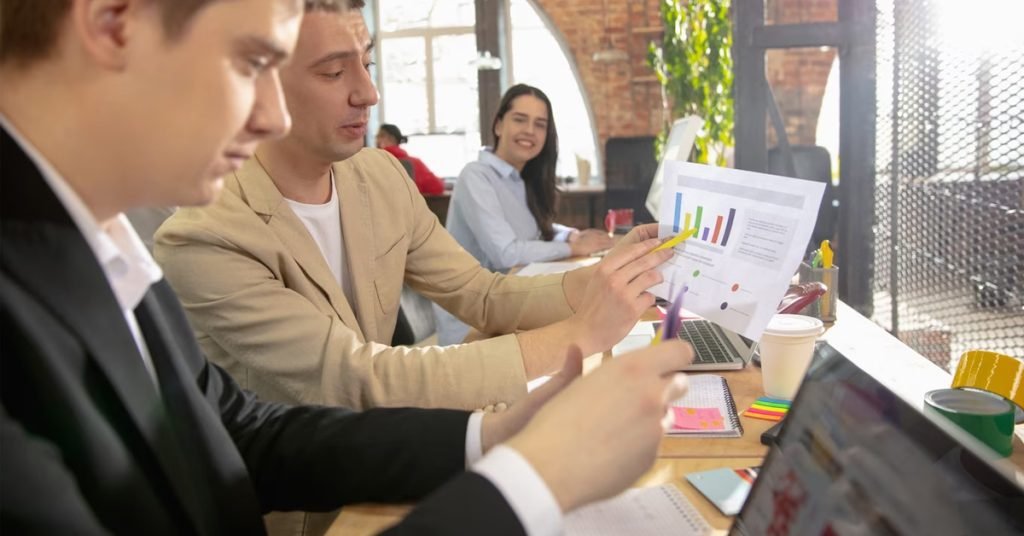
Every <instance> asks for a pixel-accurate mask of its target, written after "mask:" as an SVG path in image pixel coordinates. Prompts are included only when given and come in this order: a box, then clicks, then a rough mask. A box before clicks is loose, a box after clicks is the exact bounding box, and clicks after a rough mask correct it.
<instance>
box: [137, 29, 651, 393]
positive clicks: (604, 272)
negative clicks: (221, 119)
mask: <svg viewBox="0 0 1024 536" xmlns="http://www.w3.org/2000/svg"><path fill="white" fill-rule="evenodd" d="M371 47H372V44H371V40H370V38H369V33H368V31H367V29H366V25H365V23H364V22H363V18H362V15H361V13H360V12H359V11H358V10H350V11H344V10H343V11H342V12H341V13H332V12H325V11H323V10H315V11H312V12H307V14H306V15H305V17H304V20H303V23H302V28H301V32H300V37H299V42H298V44H297V47H296V52H295V56H294V59H293V60H292V61H291V62H290V63H289V64H288V65H287V66H285V67H284V68H283V69H282V87H283V88H284V97H285V99H286V101H287V104H288V107H289V111H290V113H291V115H292V118H293V128H292V131H291V133H290V135H289V136H287V137H286V138H283V139H281V140H275V141H274V142H271V143H267V144H264V145H263V146H261V147H260V148H259V149H258V151H257V156H256V158H254V159H251V160H250V161H249V162H247V163H246V164H245V165H244V166H243V167H242V168H241V169H240V170H239V171H237V172H236V173H234V174H233V175H231V176H228V177H226V180H225V189H224V192H223V194H222V195H221V196H220V198H219V199H218V200H217V202H216V203H215V204H213V205H211V206H209V207H205V208H184V209H181V210H179V211H178V212H177V213H176V214H175V215H174V216H172V217H171V218H170V219H169V220H168V221H167V223H165V224H164V225H163V226H162V227H161V228H160V230H159V231H158V233H157V236H156V248H155V256H156V259H157V260H158V261H159V262H160V264H161V265H162V266H163V269H164V271H165V274H166V276H167V279H168V280H169V281H170V282H171V284H172V286H173V287H174V289H175V290H176V292H177V293H178V295H179V296H180V298H181V301H182V302H183V303H184V305H185V308H186V310H187V312H188V314H189V319H190V321H191V323H192V325H193V328H194V329H195V330H196V333H197V335H198V338H199V341H200V343H201V344H202V346H203V349H204V350H205V351H206V354H207V356H208V357H209V358H210V360H212V361H214V362H215V363H217V364H219V365H221V366H223V367H224V368H226V369H227V370H228V371H229V372H230V373H231V374H232V375H233V376H234V377H235V378H237V379H238V381H239V382H240V383H241V384H242V385H243V386H244V387H247V388H249V389H252V390H254V391H255V392H256V393H258V394H259V395H261V396H262V397H265V398H268V399H271V400H277V401H285V402H303V403H318V404H332V405H345V406H349V407H353V408H368V407H373V406H399V405H413V406H424V407H453V408H464V409H472V408H480V407H485V406H488V405H495V404H509V403H512V402H514V401H516V400H517V399H519V398H521V397H522V396H523V395H524V394H525V393H526V382H527V380H529V379H532V378H537V377H540V376H542V375H546V374H550V373H552V372H554V371H555V370H556V369H557V368H558V367H559V366H560V365H561V360H562V358H563V356H564V355H565V353H566V350H567V348H568V347H569V346H570V345H572V344H575V345H578V346H580V348H581V349H582V350H583V351H584V352H585V353H587V354H589V353H596V352H600V351H603V350H606V349H608V348H610V347H611V346H612V345H613V344H615V343H616V342H618V341H619V340H620V339H621V338H622V336H624V335H625V334H626V333H627V332H628V331H629V329H630V328H631V327H632V325H633V324H634V323H635V322H636V320H637V318H638V317H639V316H640V314H641V313H642V312H643V311H644V310H646V309H647V308H648V307H650V306H651V305H652V304H653V302H654V298H653V297H652V296H651V295H650V294H649V293H647V292H646V289H647V288H649V287H650V286H651V285H653V284H655V283H657V282H659V281H660V280H661V276H660V274H658V273H657V272H656V271H655V270H654V268H656V267H657V265H659V264H660V263H662V262H664V261H665V260H667V259H668V258H669V257H670V256H671V253H670V252H669V253H665V252H658V253H653V254H646V252H647V251H649V249H650V246H651V245H654V244H656V243H657V241H656V239H655V237H654V234H655V232H656V231H655V229H654V226H647V227H643V228H641V229H639V230H638V231H636V232H634V233H633V234H631V235H630V236H628V237H627V238H626V239H625V240H624V241H623V242H624V243H623V244H621V245H620V247H619V248H617V249H616V250H614V251H613V252H612V253H611V254H609V255H608V256H607V257H606V259H604V260H603V261H602V262H601V263H599V264H598V265H596V266H593V267H590V268H586V269H581V270H576V271H574V272H571V273H569V274H567V275H564V276H563V275H553V276H542V277H533V278H518V277H509V276H503V275H500V274H494V273H491V272H489V271H487V270H485V269H483V268H481V266H480V265H479V263H478V262H477V261H476V260H475V259H474V258H473V257H472V256H470V255H469V254H467V253H466V252H465V251H464V250H462V248H461V247H460V246H459V245H458V244H457V243H456V242H455V241H454V240H453V239H452V238H451V236H450V235H449V234H448V233H447V231H445V229H444V227H443V226H442V225H441V224H440V223H439V222H438V221H437V218H436V217H435V216H434V215H433V214H432V213H431V212H430V211H429V210H428V208H427V206H426V204H425V202H424V200H423V198H422V196H420V194H419V193H418V192H417V190H416V186H415V184H413V183H412V181H410V180H409V179H408V177H407V175H406V174H405V171H404V170H403V168H402V166H401V165H400V164H399V163H398V161H397V160H395V159H394V158H393V157H391V156H390V155H388V154H387V153H386V152H384V151H378V150H375V149H364V148H363V140H364V138H365V135H366V121H367V111H368V109H369V107H371V106H373V105H374V104H376V102H377V91H376V88H374V86H373V83H372V80H371V79H370V76H369V73H368V71H367V68H366V67H367V64H368V63H369V59H370V57H371V54H370V49H371ZM331 203H335V204H337V205H338V208H337V209H336V210H335V209H328V210H329V212H330V213H331V214H329V215H328V216H332V215H333V217H334V223H333V224H330V223H329V224H328V226H330V225H334V226H335V231H336V230H337V226H339V225H340V230H341V232H340V236H339V237H338V240H340V242H341V243H342V244H343V246H341V245H340V244H337V243H336V242H337V241H338V240H336V241H335V243H330V244H324V243H322V242H323V241H324V239H323V236H322V235H321V231H323V229H320V228H319V227H317V223H316V222H314V223H309V222H304V221H303V219H302V218H301V217H300V216H299V215H298V214H297V212H296V211H297V210H300V209H301V210H302V211H305V210H306V208H303V207H313V208H316V207H323V206H326V205H329V204H331ZM339 214H340V216H339ZM325 221H328V222H330V221H331V220H330V218H329V217H328V218H327V220H325ZM320 223H322V221H321V222H320ZM315 236H316V237H318V238H315ZM318 239H319V240H320V242H318ZM645 240H646V241H648V242H649V243H647V244H645V245H644V246H643V247H640V246H639V243H640V242H643V241H645ZM338 255H340V256H341V259H340V262H338V261H339V259H338ZM332 263H333V264H332ZM403 282H404V283H406V284H408V285H409V286H410V287H412V288H413V289H415V290H416V291H417V292H419V293H421V294H423V295H424V296H426V297H427V298H429V299H431V300H433V301H435V302H437V303H438V304H440V305H441V306H442V307H444V308H446V309H448V310H449V311H451V312H452V313H453V314H455V315H456V316H458V317H459V318H461V319H462V320H464V321H466V322H467V323H468V324H470V325H472V326H475V327H476V328H478V329H480V330H481V331H483V332H485V333H488V334H505V335H501V336H495V337H493V338H490V339H488V340H484V341H480V342H474V343H470V344H464V345H457V346H452V347H429V348H406V347H390V346H388V344H387V343H388V342H389V341H390V340H391V336H392V333H393V331H394V327H395V321H396V315H397V310H398V304H399V296H400V293H401V289H402V285H403ZM588 285H589V287H588Z"/></svg>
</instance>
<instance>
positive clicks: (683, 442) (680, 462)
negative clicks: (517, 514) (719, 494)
mask: <svg viewBox="0 0 1024 536" xmlns="http://www.w3.org/2000/svg"><path fill="white" fill-rule="evenodd" d="M838 314H839V322H837V323H836V325H835V326H833V327H832V328H831V329H829V330H828V332H827V333H826V334H825V336H824V337H823V338H824V339H825V340H827V341H828V342H829V343H830V344H832V345H833V346H834V347H835V348H836V349H837V350H839V351H840V352H842V353H843V354H844V355H846V356H847V357H848V358H850V359H851V360H852V361H853V362H854V363H855V364H856V365H857V366H858V367H860V368H862V369H864V370H865V371H867V372H868V373H870V374H871V375H872V376H873V377H875V378H877V379H879V380H880V381H881V382H882V383H883V384H885V385H886V386H887V387H889V388H890V389H892V390H893V391H894V392H895V393H896V394H897V395H898V396H900V397H901V398H903V399H904V400H906V401H907V402H909V403H911V404H912V405H914V406H915V407H918V408H920V407H922V406H923V400H924V393H925V392H927V391H929V390H931V389H937V388H940V387H946V386H949V385H950V383H951V377H950V374H949V373H948V372H946V371H944V370H942V369H941V368H939V367H938V366H936V365H934V364H933V363H931V362H930V361H928V360H927V359H925V358H924V357H922V356H920V355H919V354H917V353H916V352H914V351H913V350H912V349H910V348H909V347H907V346H906V345H905V344H903V343H902V342H900V341H899V340H898V339H896V338H894V337H892V336H891V335H889V334H888V333H886V332H885V330H883V329H882V328H881V327H879V326H878V325H876V324H874V323H873V322H871V321H870V320H868V319H866V318H864V317H863V316H861V315H860V314H858V313H857V312H856V311H854V310H853V309H851V308H850V307H847V306H846V305H845V304H842V303H841V302H840V304H839V309H838ZM655 317H656V316H653V315H652V318H655ZM652 318H649V319H652ZM607 359H612V358H611V356H610V353H606V354H604V355H594V356H591V357H588V358H587V359H586V360H585V361H584V373H587V372H589V371H590V370H593V369H594V368H595V367H597V366H600V364H601V362H603V361H604V360H607ZM714 374H719V375H721V376H723V377H725V378H726V380H727V381H728V382H729V389H730V390H731V391H732V394H733V398H734V399H735V401H736V409H737V410H738V411H740V412H742V411H743V410H745V409H747V408H748V407H750V405H751V404H752V403H753V401H754V400H755V399H756V398H757V397H759V396H761V395H762V394H763V392H762V388H761V369H760V368H758V367H755V366H752V365H751V366H747V367H746V368H744V369H742V370H738V371H722V372H715V373H714ZM740 419H741V422H742V424H743V436H742V437H740V438H687V437H666V438H665V439H663V440H662V442H661V445H660V447H659V449H658V459H657V460H656V461H655V464H654V466H653V467H652V468H651V469H650V470H649V471H648V472H647V473H646V474H645V475H644V476H642V477H641V478H640V480H639V481H638V482H637V484H636V485H637V486H654V485H660V484H663V483H667V482H671V483H673V484H674V485H675V486H676V487H678V488H679V489H680V490H681V491H682V493H683V495H684V496H686V498H687V499H689V500H690V502H691V503H692V504H693V505H694V506H696V508H697V509H698V511H700V513H701V515H703V516H704V518H705V519H706V520H707V521H708V523H710V524H711V526H712V527H714V528H715V529H716V530H720V531H725V530H727V529H728V527H729V524H730V523H731V519H730V518H728V517H726V516H723V515H722V514H721V513H720V512H719V511H718V510H717V509H716V508H715V507H714V505H712V504H711V503H710V502H708V501H707V500H706V499H705V498H704V497H703V496H702V495H701V494H700V493H699V492H698V491H697V490H696V489H694V488H693V487H692V486H690V485H689V484H688V483H687V482H685V480H683V478H682V477H683V476H684V475H685V474H687V473H690V472H694V471H701V470H706V469H714V468H718V467H732V468H742V467H750V466H754V465H760V464H761V461H762V460H763V458H764V456H765V454H766V453H767V448H766V447H765V446H763V445H761V442H760V438H761V433H762V432H764V431H765V430H767V429H768V428H769V427H771V426H772V424H774V423H772V422H769V421H762V420H758V419H750V418H746V417H741V418H740ZM1022 436H1024V425H1021V426H1018V427H1017V433H1016V436H1015V437H1014V450H1013V454H1012V455H1011V456H1010V457H1009V459H1008V460H1007V463H1008V466H1010V464H1012V466H1015V467H1016V469H1017V470H1018V471H1024V443H1022V442H1021V439H1022ZM409 508H410V506H408V505H403V506H393V505H354V506H350V507H346V508H345V509H344V510H343V512H342V514H341V515H340V516H338V519H337V520H336V521H335V522H334V524H333V525H332V526H331V529H330V530H329V531H328V534H329V535H335V536H340V535H341V534H375V533H377V532H379V531H381V530H383V529H384V528H387V527H388V526H390V525H392V524H394V523H395V522H397V521H398V520H399V519H401V518H402V516H404V515H405V514H406V512H408V510H409Z"/></svg>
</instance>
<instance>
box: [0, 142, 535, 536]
mask: <svg viewBox="0 0 1024 536" xmlns="http://www.w3.org/2000/svg"><path fill="white" fill-rule="evenodd" d="M0 177H2V178H0V207H2V217H0V400H2V408H0V411H2V412H0V532H3V533H4V534H15V533H19V534H20V533H50V534H72V533H74V534H89V533H106V532H113V533H120V534H253V533H256V534H259V533H263V532H264V528H263V523H262V518H261V514H262V513H265V512H268V511H272V510H309V511H326V510H330V509H334V508H337V507H339V506H341V505H344V504H348V503H354V502H363V501H372V502H386V501H409V500H418V499H421V498H422V497H423V496H425V495H426V494H428V493H430V492H431V491H433V490H435V488H439V487H440V488H441V489H439V490H438V491H437V492H436V493H434V495H432V496H430V497H429V498H427V499H425V500H423V501H422V502H421V503H420V506H419V507H418V508H417V509H416V510H414V511H413V513H412V514H410V515H409V516H408V518H407V519H406V520H405V521H404V522H403V523H402V524H400V525H399V526H397V527H395V528H394V529H392V530H394V531H396V532H403V531H414V532H438V533H458V532H466V533H470V532H484V531H486V532H494V530H498V531H499V532H501V531H508V532H510V533H521V532H522V527H521V525H520V524H519V522H518V520H517V519H516V518H515V515H514V514H513V513H512V511H511V509H510V508H509V506H508V504H507V503H506V502H505V501H504V499H503V498H502V496H501V494H500V493H499V492H498V491H497V490H496V489H495V488H494V486H493V485H491V484H490V482H489V481H487V480H486V479H484V478H483V477H480V476H479V475H476V474H473V473H465V472H463V471H462V470H463V468H464V463H465V461H464V453H465V445H464V441H465V433H466V421H467V418H468V417H467V415H466V414H465V413H463V412H455V411H444V410H435V411H431V410H419V409H381V410H372V411H367V412H363V413H355V412H351V411H349V410H345V409H340V408H321V407H289V406H283V405H279V404H271V403H264V402H261V401H258V400H256V399H255V398H254V397H253V396H252V395H251V394H250V393H247V392H244V391H242V390H241V389H239V387H238V386H237V385H236V384H235V382H234V381H233V380H232V379H231V378H230V377H229V376H228V375H227V374H226V373H225V372H224V371H222V370H221V369H220V368H218V367H216V366H215V365H212V364H210V363H208V362H207V361H206V359H204V358H203V356H202V355H201V353H200V350H199V348H198V346H197V345H196V342H195V339H194V337H193V335H192V332H191V330H190V328H189V325H188V323H187V321H186V319H185V316H184V314H183V312H182V310H181V307H180V305H179V303H178V301H177V298H176V297H175V296H174V294H173V292H172V291H171V289H170V287H169V286H168V285H167V284H166V282H163V281H161V282H159V283H158V284H156V285H154V286H153V287H152V288H151V289H150V291H149V293H148V294H147V295H146V297H145V298H144V300H143V302H142V304H141V305H140V306H139V307H138V309H136V318H137V319H138V321H139V325H140V328H141V329H142V332H143V335H144V338H145V340H146V345H147V347H148V349H149V351H150V353H151V355H152V360H153V364H154V368H155V369H156V373H157V377H158V384H159V390H158V389H157V388H156V386H155V385H154V382H153V381H152V379H151V377H150V376H149V375H148V373H147V371H146V369H145V367H144V365H143V362H142V360H141V357H140V355H139V351H138V348H137V346H136V344H135V341H134V339H133V338H132V335H131V332H130V330H129V328H128V326H127V323H126V322H125V320H124V316H123V314H122V312H121V309H120V307H119V306H118V304H117V301H116V299H115V297H114V294H113V292H112V290H111V289H110V286H109V284H108V282H107V280H106V277H105V276H104V274H103V271H102V269H101V267H100V266H99V264H98V262H97V261H96V258H95V256H94V255H93V252H92V250H91V249H90V248H89V245H88V244H87V243H86V241H85V239H84V238H83V236H82V235H81V233H80V232H79V230H78V228H77V227H76V226H75V224H74V222H73V221H72V219H71V217H70V215H69V214H68V213H67V211H66V210H65V208H64V207H63V205H62V204H61V203H60V201H59V200H58V199H57V197H56V196H55V195H54V193H53V191H52V190H51V189H50V188H49V186H48V185H47V184H46V182H45V181H44V179H43V177H42V175H41V174H40V172H39V170H38V169H37V168H36V166H35V165H34V164H33V163H32V161H31V160H30V159H29V158H28V157H27V155H26V154H25V153H24V152H23V151H22V149H21V147H20V146H19V145H18V144H17V143H16V142H15V141H13V140H12V138H11V137H10V136H9V135H8V133H7V132H6V131H2V129H0ZM449 479H454V480H452V482H450V483H448V485H446V486H444V487H441V485H442V484H443V483H444V482H445V481H446V480H449Z"/></svg>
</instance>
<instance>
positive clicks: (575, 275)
mask: <svg viewBox="0 0 1024 536" xmlns="http://www.w3.org/2000/svg"><path fill="white" fill-rule="evenodd" d="M595 266H596V265H591V266H585V267H583V268H577V269H575V270H572V271H569V272H566V273H565V276H564V277H563V278H562V292H563V293H564V294H565V301H566V303H568V304H569V308H570V309H572V310H573V312H576V310H577V309H579V306H580V304H581V303H583V297H584V295H585V294H586V292H587V283H589V282H590V278H591V276H592V275H593V272H594V270H595V269H596V268H595Z"/></svg>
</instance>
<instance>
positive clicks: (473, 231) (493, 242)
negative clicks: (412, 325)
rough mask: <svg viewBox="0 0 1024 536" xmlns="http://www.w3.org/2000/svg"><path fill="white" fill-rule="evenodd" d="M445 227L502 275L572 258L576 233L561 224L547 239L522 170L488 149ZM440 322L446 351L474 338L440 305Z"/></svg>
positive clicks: (470, 171) (463, 180) (471, 168)
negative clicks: (571, 243)
mask: <svg viewBox="0 0 1024 536" xmlns="http://www.w3.org/2000/svg"><path fill="white" fill-rule="evenodd" d="M445 227H447V229H448V232H449V233H451V235H452V237H454V238H455V240H456V241H457V242H458V243H459V244H460V245H461V246H462V247H463V248H465V249H466V251H467V252H469V254H470V255H472V256H473V257H475V258H476V260H478V261H480V264H481V265H482V266H483V267H484V268H487V269H488V270H493V271H499V272H507V271H508V270H509V269H510V268H512V267H514V266H519V265H522V264H528V263H531V262H541V261H550V260H554V259H564V258H566V257H568V256H570V255H571V254H572V249H571V248H570V247H569V244H568V242H567V241H568V240H569V235H570V234H572V232H573V231H575V230H576V229H574V228H572V227H566V226H564V225H559V224H557V223H556V224H554V231H555V236H554V238H553V239H552V240H551V241H550V242H549V241H546V240H543V239H541V236H540V227H539V226H538V225H537V220H536V219H535V218H534V217H533V213H532V212H530V207H529V206H528V205H527V204H526V183H525V182H523V178H522V176H520V175H519V171H517V170H516V168H515V167H513V166H512V164H509V163H508V162H506V161H504V160H502V159H501V158H500V157H498V156H497V155H495V154H494V152H492V151H491V150H490V149H486V148H485V149H482V150H481V151H480V157H479V158H478V159H477V161H476V162H470V163H469V164H467V165H466V167H464V168H462V173H460V174H459V180H458V181H457V182H456V183H455V189H454V190H453V191H452V199H451V203H450V204H449V207H448V221H447V223H446V224H445ZM434 319H435V323H436V324H437V339H438V344H440V345H442V346H447V345H449V344H458V343H460V342H462V341H463V339H465V338H466V335H467V334H468V333H469V326H468V325H466V324H465V323H463V322H462V321H460V320H459V319H458V318H455V316H454V315H452V314H451V313H449V312H448V311H445V310H444V309H442V308H441V307H440V306H439V305H434Z"/></svg>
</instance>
